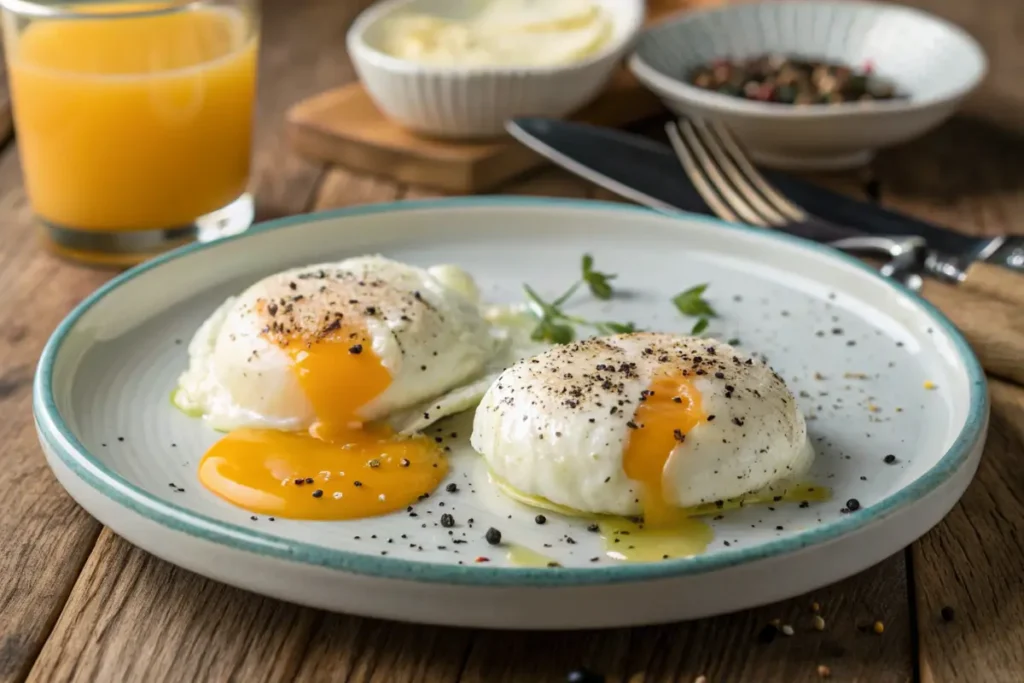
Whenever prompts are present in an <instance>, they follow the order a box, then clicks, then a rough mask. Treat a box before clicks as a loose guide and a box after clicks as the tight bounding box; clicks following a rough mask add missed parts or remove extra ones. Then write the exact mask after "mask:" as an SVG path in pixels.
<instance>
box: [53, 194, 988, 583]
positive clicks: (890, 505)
mask: <svg viewBox="0 0 1024 683" xmlns="http://www.w3.org/2000/svg"><path fill="white" fill-rule="evenodd" d="M482 206H484V207H513V208H515V207H534V208H536V207H540V208H550V209H553V210H558V209H582V210H601V211H615V212H621V213H623V214H630V213H633V214H635V213H645V214H650V213H659V212H656V211H652V210H650V209H647V208H644V207H640V206H635V205H629V204H620V203H615V202H603V201H596V200H580V199H559V198H539V197H517V196H505V197H489V196H484V197H459V198H450V199H427V200H414V201H408V200H407V201H398V202H388V203H382V204H372V205H366V206H358V207H348V208H342V209H336V210H332V211H324V212H319V213H311V214H303V215H299V216H290V217H287V218H281V219H277V220H272V221H268V222H265V223H260V224H257V225H254V226H253V227H252V228H250V229H249V230H247V231H246V232H244V233H242V234H240V235H235V236H232V237H226V238H223V239H220V240H216V241H214V242H209V243H201V244H199V243H197V244H191V245H187V246H184V247H180V248H178V249H175V250H173V251H170V252H168V253H166V254H164V255H162V256H159V257H157V258H154V259H152V260H150V261H147V262H145V263H142V264H140V265H138V266H136V267H135V268H132V269H131V270H128V271H126V272H124V273H122V274H121V275H118V276H117V277H115V278H113V279H112V280H111V281H110V282H108V283H107V284H105V285H103V286H102V287H100V288H99V289H97V290H96V291H95V292H93V293H92V294H91V295H89V296H88V297H87V298H86V299H85V300H84V301H82V302H81V303H80V304H79V305H78V306H76V307H75V309H74V310H72V311H71V313H69V314H68V316H67V317H66V318H65V319H64V320H63V321H62V322H61V323H60V325H58V326H57V329H56V330H55V331H54V332H53V335H51V337H50V339H49V341H47V343H46V346H45V347H44V349H43V353H42V356H41V357H40V359H39V365H38V368H37V372H36V375H35V380H34V383H33V413H34V416H35V420H36V425H37V428H38V431H39V436H40V439H41V440H44V441H45V442H46V445H48V446H49V447H50V449H51V450H52V451H53V452H54V453H56V455H57V457H59V458H60V460H61V462H63V463H64V464H65V465H66V466H67V467H68V468H69V469H70V470H71V471H72V472H73V473H74V474H75V476H77V477H78V478H80V479H81V480H82V481H84V482H85V483H87V484H88V485H90V486H91V487H92V488H94V489H95V490H96V491H97V492H99V493H100V494H102V495H104V496H106V497H107V498H109V499H110V500H112V501H114V502H115V503H116V504H118V505H121V506H123V507H127V508H129V509H131V510H132V511H134V512H136V513H138V514H140V515H142V516H143V517H145V518H147V519H149V520H151V521H154V522H156V523H158V524H161V525H163V526H165V527H167V528H169V529H171V530H174V531H178V532H182V533H185V534H189V535H191V536H195V537H198V538H201V539H205V540H207V541H211V542H214V543H218V544H221V545H225V546H228V547H231V548H233V549H236V550H242V551H247V552H251V553H255V554H257V555H262V556H270V557H274V558H278V559H281V560H287V561H291V562H297V563H302V564H308V565H314V566H319V567H325V568H329V569H334V570H340V571H343V572H349V573H356V574H363V575H369V576H374V577H378V578H389V579H404V580H410V581H420V582H430V583H445V584H457V585H478V586H479V585H484V586H530V587H558V586H562V587H566V586H584V585H600V584H612V583H623V582H636V581H648V580H652V579H664V578H672V577H680V576H687V575H695V574H702V573H706V572H712V571H716V570H720V569H725V568H728V567H734V566H737V565H741V564H746V563H750V562H754V561H758V560H764V559H768V558H772V557H778V556H780V555H784V554H787V553H792V552H795V551H798V550H800V549H802V548H806V547H808V546H811V545H817V544H820V543H824V542H827V541H831V540H834V539H836V538H839V537H840V536H843V535H845V534H848V533H851V532H854V531H857V530H859V529H861V528H863V527H866V526H868V525H870V524H872V523H875V522H878V521H879V520H881V519H883V518H885V517H887V516H888V515H890V514H892V513H893V512H895V511H896V510H898V509H899V508H900V507H902V506H904V505H906V504H908V503H909V502H911V501H914V500H916V499H918V498H919V497H921V496H922V495H924V494H926V493H928V492H930V491H932V490H934V489H936V488H937V487H939V486H940V485H942V484H943V483H944V482H945V481H946V480H948V479H949V478H950V477H951V476H952V475H953V474H954V473H955V472H956V471H957V470H958V469H959V468H960V467H961V466H962V465H963V464H964V462H966V460H967V458H968V456H969V454H970V453H971V450H972V449H973V447H974V446H975V444H977V442H978V440H979V438H980V436H981V432H982V429H983V427H984V424H985V419H986V416H987V415H988V391H987V384H986V380H985V373H984V371H983V369H982V367H981V364H980V363H979V362H978V359H977V358H976V357H975V355H974V352H973V351H972V350H971V348H970V346H969V345H968V343H967V341H966V340H965V339H964V337H963V335H961V334H960V332H959V331H958V330H957V329H956V327H954V325H953V324H952V323H951V322H950V321H949V320H948V319H947V318H946V317H945V316H944V315H943V314H942V313H941V312H939V311H938V310H937V309H936V308H935V307H934V306H932V305H931V304H930V303H929V302H927V301H925V300H924V299H922V298H921V297H920V296H918V295H917V294H915V293H914V292H911V291H910V290H908V289H906V288H904V287H902V286H901V285H899V284H897V283H894V282H892V281H889V280H886V279H885V278H882V276H880V275H879V274H878V273H877V272H875V271H874V270H872V269H871V268H870V267H869V266H867V265H866V264H864V263H862V262H860V261H858V260H857V259H855V258H853V257H851V256H847V255H846V254H843V253H841V252H838V251H835V250H833V249H831V248H829V247H827V246H824V245H820V244H815V243H813V242H808V241H806V240H803V239H800V238H797V237H793V236H790V235H786V234H784V233H777V232H767V231H764V230H762V229H759V228H754V227H751V226H745V225H738V224H733V223H726V222H724V221H720V220H718V219H716V218H712V217H709V216H704V215H701V214H684V216H683V218H684V219H685V220H696V221H701V222H705V223H711V224H714V225H716V226H718V227H720V228H721V229H723V230H732V231H737V232H743V233H757V234H758V235H759V236H761V237H763V238H764V239H768V240H777V241H781V242H786V243H790V244H796V245H798V246H800V247H802V248H804V249H807V250H809V251H815V252H818V253H819V254H820V255H822V256H823V257H826V258H832V259H837V260H839V261H841V262H842V263H845V264H847V265H851V266H853V267H855V268H857V269H859V270H861V271H863V272H865V273H867V274H869V275H870V276H871V277H875V278H878V279H879V280H881V281H883V282H885V283H886V284H887V285H888V286H889V287H891V289H892V291H893V293H894V294H896V295H899V296H904V297H907V298H909V299H910V300H911V301H912V302H914V303H915V304H917V305H918V306H920V307H921V308H922V309H923V310H924V311H925V312H926V313H927V314H928V315H929V316H930V317H931V318H933V320H934V321H935V324H936V325H937V326H939V327H940V328H941V329H942V330H943V331H944V332H945V333H946V334H947V335H948V336H949V337H950V338H951V339H952V341H953V343H954V347H955V348H956V351H957V353H958V355H959V357H960V359H961V361H962V362H963V363H964V366H965V367H966V369H967V373H968V378H969V382H970V404H969V405H970V408H969V412H968V416H967V422H966V424H965V425H964V428H963V429H962V430H961V431H960V434H959V435H958V436H957V438H956V440H955V441H954V442H953V444H952V446H951V447H950V448H949V449H948V450H947V451H946V453H945V454H943V456H942V457H941V458H940V459H939V460H938V462H936V463H935V465H934V466H932V468H931V469H929V470H928V471H927V472H925V473H924V474H923V475H922V476H921V477H919V478H918V479H917V480H915V481H913V482H911V483H910V484H909V485H908V486H906V487H904V488H903V489H901V490H899V491H897V492H896V493H894V494H892V495H890V496H888V497H887V498H885V499H883V500H881V501H879V502H878V503H876V504H874V505H871V506H869V507H866V508H864V509H862V510H860V511H859V512H858V513H857V514H855V515H848V516H846V517H843V518H842V519H840V520H838V521H835V522H832V523H829V524H824V525H822V526H818V527H815V528H813V529H808V530H806V531H802V532H800V533H798V534H795V535H793V536H788V537H785V538H781V539H779V540H777V541H771V542H768V543H763V544H761V545H759V546H757V547H751V548H744V549H734V550H727V551H716V552H714V553H712V554H707V555H698V556H696V557H690V558H681V559H673V560H666V561H664V562H657V563H643V564H642V563H637V564H621V565H615V566H608V565H605V566H600V567H586V568H575V567H562V568H558V569H548V568H529V567H495V566H488V565H480V564H470V565H449V564H443V563H436V562H418V561H414V560H403V559H400V558H395V557H388V556H379V555H366V554H362V553H357V552H351V551H345V550H336V549H332V548H326V547H324V546H319V545H315V544H311V543H305V542H299V541H291V540H288V539H283V538H281V537H279V536H274V535H272V534H268V533H265V532H261V531H257V530H255V529H251V528H248V527H244V526H239V525H237V524H231V523H228V522H223V521H220V520H217V519H213V518H212V517H207V516H205V515H201V514H198V513H196V512H193V511H192V510H190V509H188V508H186V507H184V506H181V505H178V504H176V503H172V502H170V501H167V500H164V499H162V498H160V497H158V496H156V495H154V494H152V493H150V492H149V491H146V490H145V489H143V488H140V487H138V486H135V485H134V484H132V483H130V482H128V481H126V480H125V479H124V478H122V477H121V476H119V475H118V474H117V473H116V472H114V471H112V470H111V469H109V468H108V467H106V465H104V464H103V463H102V462H101V461H100V460H98V459H97V458H96V457H94V456H93V455H92V454H91V453H90V452H89V451H88V449H87V448H86V447H85V446H84V445H83V444H82V443H81V442H80V441H79V440H78V438H77V437H76V436H75V435H74V434H73V433H72V431H71V429H70V428H69V427H68V425H67V423H66V422H65V421H64V419H63V417H62V416H61V415H60V412H59V411H58V410H57V405H56V402H55V400H54V396H53V374H54V363H55V361H56V359H57V357H58V355H59V354H60V351H61V347H62V345H63V343H64V341H65V339H66V338H67V337H68V335H69V334H71V333H72V331H73V330H74V327H75V324H76V323H77V322H78V320H79V319H80V318H81V317H82V316H83V315H84V314H85V313H86V312H87V311H88V310H89V309H90V308H92V307H93V306H94V305H96V304H97V303H98V302H99V301H101V300H102V299H103V298H104V297H106V296H107V295H108V294H109V293H111V292H112V291H113V290H115V289H117V288H119V287H122V286H124V285H126V284H128V283H130V282H131V281H132V280H133V279H134V278H136V277H137V276H138V275H140V274H142V273H145V272H147V271H149V270H152V269H154V268H159V267H160V266H162V265H163V264H165V263H168V262H170V261H174V260H177V259H180V258H184V257H187V256H189V255H190V254H192V253H195V252H198V251H202V250H205V249H209V248H211V247H214V246H221V245H223V244H225V243H228V242H233V241H238V240H243V239H245V238H247V237H248V236H250V235H253V234H258V233H261V232H264V231H268V230H277V229H282V228H288V227H296V226H301V225H303V224H306V223H313V222H319V221H322V220H329V219H336V218H351V217H356V216H364V215H370V214H379V213H393V212H402V211H413V210H435V211H436V210H452V209H455V210H458V209H461V208H468V207H482ZM662 215H665V214H662Z"/></svg>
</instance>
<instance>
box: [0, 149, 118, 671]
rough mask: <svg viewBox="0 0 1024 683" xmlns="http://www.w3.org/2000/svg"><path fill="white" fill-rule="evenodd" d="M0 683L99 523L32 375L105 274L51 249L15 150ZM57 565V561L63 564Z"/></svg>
mask: <svg viewBox="0 0 1024 683" xmlns="http://www.w3.org/2000/svg"><path fill="white" fill-rule="evenodd" d="M0 189H2V191H0V226H2V230H3V239H2V240H0V292H3V296H0V321H2V322H0V412H2V415H3V418H2V419H0V501H2V506H3V514H2V515H0V681H5V682H6V681H17V680H21V679H22V678H23V677H24V675H25V673H26V672H27V671H28V668H29V667H30V666H31V664H32V661H33V660H34V659H35V657H36V653H37V652H38V651H39V648H40V647H41V646H42V643H43V641H44V640H45V639H46V636H47V634H48V633H49V632H50V629H51V628H52V626H53V623H54V621H55V620H56V619H57V615H58V614H59V613H60V610H61V608H62V607H63V605H64V599H65V598H66V597H67V594H68V592H69V591H70V590H71V586H72V584H73V583H74V581H75V577H76V576H77V575H78V571H79V570H80V569H81V567H82V564H83V563H84V562H85V559H86V557H87V556H88V554H89V551H90V549H91V548H92V545H93V543H94V541H95V539H96V535H97V534H98V533H99V530H100V525H99V523H97V522H96V521H95V520H93V519H92V518H91V517H89V516H88V515H87V514H86V513H85V512H84V511H83V510H82V509H81V508H79V507H78V506H77V505H76V504H75V503H74V501H72V500H71V499H70V498H69V497H68V496H67V495H66V494H65V493H64V491H63V489H61V487H60V486H59V485H58V484H57V482H56V480H55V479H54V478H53V476H52V475H51V474H50V471H49V469H48V468H47V466H46V461H45V459H44V458H43V455H42V453H41V452H40V450H39V442H38V441H37V440H36V435H35V429H34V427H33V422H32V387H31V385H32V375H33V371H34V369H35V364H36V361H37V359H38V358H39V354H40V352H41V351H42V347H43V343H44V342H45V341H46V339H47V337H48V336H49V334H50V332H51V331H52V330H53V328H54V327H56V326H57V324H58V323H59V322H60V320H61V318H63V317H64V315H66V314H67V312H68V311H69V310H71V308H72V307H73V306H74V305H75V304H77V303H78V302H79V301H80V300H81V299H82V298H84V297H85V296H86V295H87V294H88V293H89V292H91V291H92V290H93V289H95V288H96V287H97V286H98V285H100V284H101V283H102V282H103V281H104V280H105V279H106V278H107V275H106V274H104V273H101V272H97V271H92V270H86V269H84V268H76V267H72V266H68V265H66V264H64V263H61V262H59V261H57V260H56V259H55V258H53V257H51V256H50V255H48V254H46V253H45V252H43V251H42V250H41V249H40V248H39V246H38V244H37V241H36V239H35V235H34V233H33V229H32V221H31V211H30V209H29V207H28V203H27V201H26V198H25V194H24V192H23V190H22V188H21V181H20V171H19V166H18V156H17V150H16V149H15V148H14V147H13V146H9V147H8V148H7V149H6V150H5V151H4V153H3V155H2V157H0ZM55 558H57V561H55Z"/></svg>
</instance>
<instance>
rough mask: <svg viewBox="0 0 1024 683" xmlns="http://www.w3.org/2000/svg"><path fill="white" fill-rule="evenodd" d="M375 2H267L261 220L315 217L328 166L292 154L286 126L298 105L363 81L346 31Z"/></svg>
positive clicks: (255, 169) (258, 146) (259, 158)
mask: <svg viewBox="0 0 1024 683" xmlns="http://www.w3.org/2000/svg"><path fill="white" fill-rule="evenodd" d="M371 1H372V0H343V1H337V2H312V1H308V0H307V1H302V2H299V1H291V0H266V1H265V2H264V3H263V35H262V42H261V45H260V61H259V90H258V96H257V106H256V128H255V151H254V154H253V166H252V180H251V182H250V190H251V191H252V192H253V194H254V196H255V199H256V214H257V219H258V220H265V219H268V218H274V217H278V216H286V215H291V214H295V213H303V212H305V211H308V210H309V208H310V206H311V203H312V201H313V194H314V190H315V188H316V186H317V182H318V180H319V178H320V176H321V174H322V173H323V166H322V165H320V164H314V163H310V162H309V161H306V160H304V159H302V158H301V157H299V156H298V155H295V154H293V153H291V152H290V151H289V148H288V145H287V143H286V141H285V132H284V128H283V126H282V125H281V123H282V120H283V118H284V113H285V111H286V110H287V108H288V107H289V106H290V105H291V104H292V103H293V102H295V101H296V100H299V99H301V98H303V97H308V96H310V95H312V94H314V93H317V92H320V91H322V90H325V89H327V88H331V87H334V86H337V85H341V84H344V83H348V82H350V81H351V80H353V79H354V78H355V73H354V72H353V70H352V64H351V62H350V61H349V59H348V56H347V55H346V53H345V31H346V30H347V29H348V25H349V24H350V23H351V22H352V20H353V19H354V18H355V17H356V15H358V14H359V12H360V11H362V10H363V9H364V8H365V7H367V6H368V5H369V4H370V3H371Z"/></svg>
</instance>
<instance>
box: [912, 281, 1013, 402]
mask: <svg viewBox="0 0 1024 683" xmlns="http://www.w3.org/2000/svg"><path fill="white" fill-rule="evenodd" d="M993 267H995V266H993ZM1009 277H1011V278H1019V279H1024V276H1022V275H1014V274H1013V273H1010V275H1009ZM921 295H922V296H924V297H925V298H926V299H928V301H930V302H931V303H933V304H935V306H936V307H937V308H938V309H939V310H940V311H942V312H943V313H944V314H945V315H946V317H947V318H949V319H950V320H951V321H952V322H953V324H954V325H956V326H957V327H958V328H960V331H961V332H962V333H963V335H964V337H965V338H966V339H967V341H968V342H969V343H970V344H971V347H972V348H973V349H974V353H975V354H977V356H978V359H979V360H980V361H981V364H982V365H983V366H984V368H985V371H986V372H987V373H988V374H989V375H992V376H995V377H1001V378H1003V379H1007V380H1010V381H1012V382H1016V383H1018V384H1024V360H1022V359H1024V308H1022V306H1021V305H1020V304H1013V303H1007V302H1006V301H1003V300H1001V299H996V298H994V297H985V296H979V295H978V294H976V293H974V292H971V291H969V290H964V289H961V286H959V285H950V284H945V283H942V282H936V281H934V280H927V281H926V282H925V283H924V286H923V287H922V288H921Z"/></svg>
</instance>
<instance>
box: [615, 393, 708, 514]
mask: <svg viewBox="0 0 1024 683" xmlns="http://www.w3.org/2000/svg"><path fill="white" fill-rule="evenodd" d="M707 419H708V417H707V416H706V415H705V414H704V409H703V407H702V406H701V396H700V391H698V390H697V388H696V387H695V386H694V385H693V383H692V382H691V381H690V378H689V377H684V376H680V375H663V376H660V377H657V378H655V379H654V381H652V382H651V385H650V386H649V387H648V388H647V391H646V393H645V394H644V397H643V400H642V402H641V403H640V405H639V407H638V408H637V409H636V412H635V413H634V415H633V422H632V424H633V425H635V426H634V427H632V428H631V431H630V435H629V443H628V444H627V445H626V452H625V453H624V455H623V459H622V464H623V470H624V471H625V473H626V476H627V477H629V478H630V479H632V480H633V481H637V482H640V484H641V486H642V491H641V499H640V502H641V505H642V506H643V511H644V524H645V526H648V527H653V528H664V527H670V526H675V525H678V524H681V523H682V522H683V520H684V519H685V517H686V513H685V511H684V510H682V509H681V508H678V507H676V506H675V505H673V504H672V503H671V502H669V501H667V500H665V495H664V492H663V485H662V479H663V476H664V471H665V464H666V463H667V462H668V458H669V456H670V455H671V454H672V451H673V450H675V448H676V447H677V446H678V445H679V444H680V443H682V442H683V441H685V440H686V434H687V433H688V432H689V431H690V430H691V429H693V428H694V427H696V426H697V425H698V424H700V423H701V422H706V421H707Z"/></svg>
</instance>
